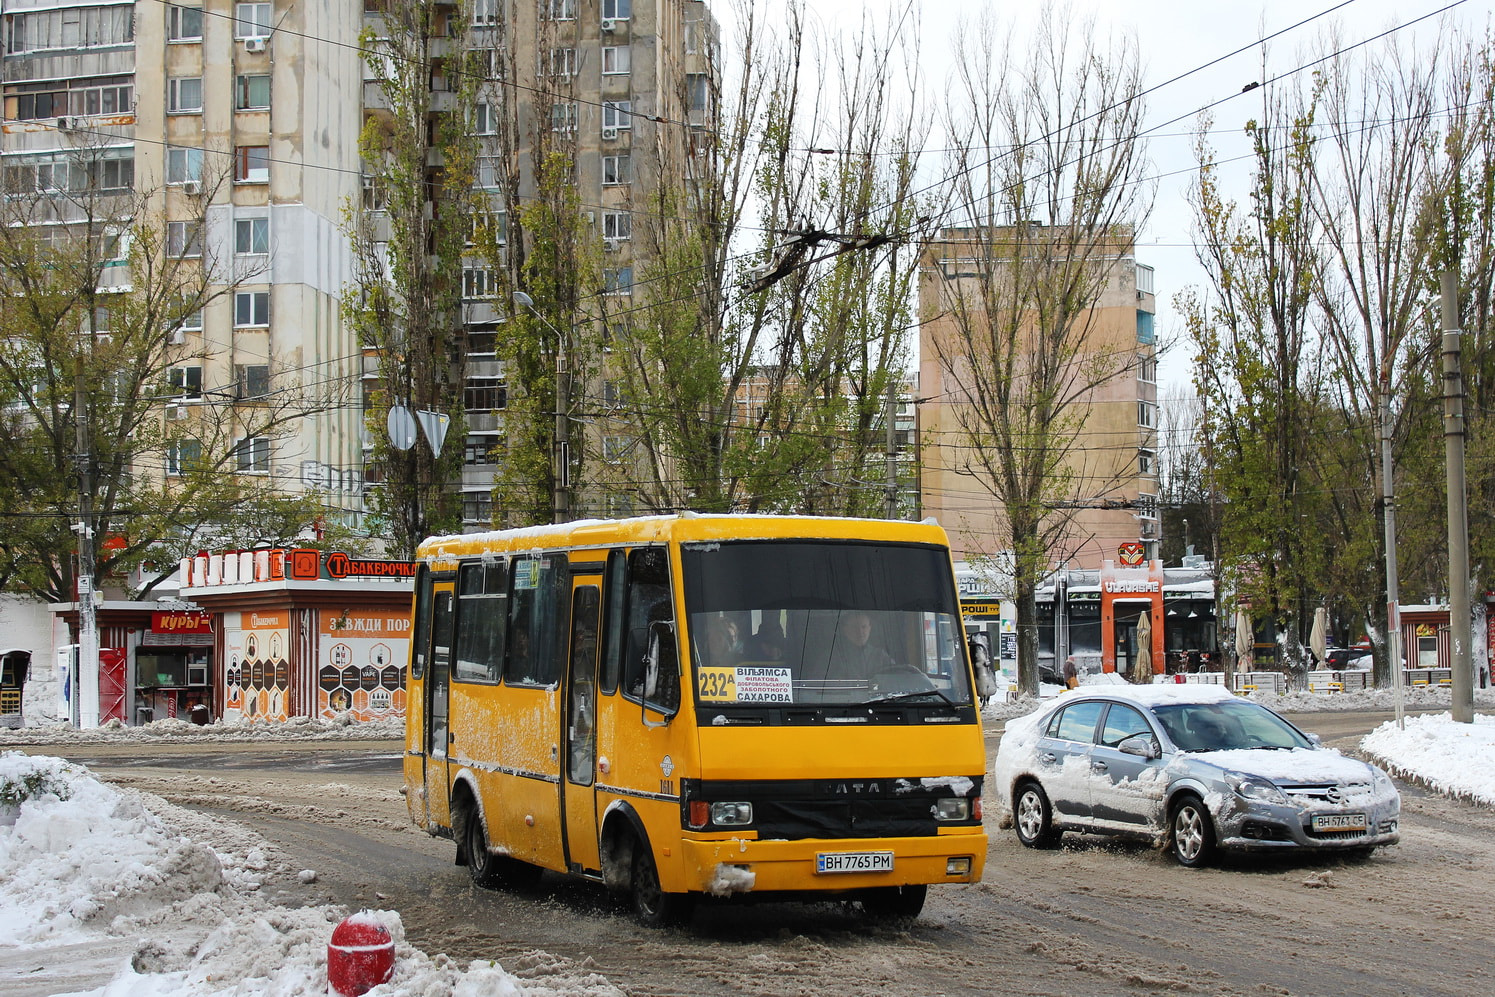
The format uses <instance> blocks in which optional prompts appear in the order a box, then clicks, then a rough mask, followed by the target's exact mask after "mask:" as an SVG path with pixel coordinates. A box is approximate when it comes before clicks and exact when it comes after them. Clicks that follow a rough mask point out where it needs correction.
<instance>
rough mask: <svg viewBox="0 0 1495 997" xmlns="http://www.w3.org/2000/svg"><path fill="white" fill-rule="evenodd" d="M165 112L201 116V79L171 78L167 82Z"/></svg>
mask: <svg viewBox="0 0 1495 997" xmlns="http://www.w3.org/2000/svg"><path fill="white" fill-rule="evenodd" d="M166 110H167V111H168V112H169V113H171V114H201V113H202V77H201V76H173V77H172V78H171V79H169V80H167V81H166Z"/></svg>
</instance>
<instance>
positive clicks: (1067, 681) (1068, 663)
mask: <svg viewBox="0 0 1495 997" xmlns="http://www.w3.org/2000/svg"><path fill="white" fill-rule="evenodd" d="M1064 687H1065V688H1066V689H1078V688H1079V687H1080V668H1079V666H1078V665H1076V664H1075V656H1074V655H1073V654H1071V655H1070V656H1069V657H1067V658H1065V659H1064Z"/></svg>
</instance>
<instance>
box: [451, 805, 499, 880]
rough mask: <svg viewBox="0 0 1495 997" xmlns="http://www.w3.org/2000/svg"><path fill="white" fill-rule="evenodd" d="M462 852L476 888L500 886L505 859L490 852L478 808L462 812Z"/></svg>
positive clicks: (465, 808) (472, 807)
mask: <svg viewBox="0 0 1495 997" xmlns="http://www.w3.org/2000/svg"><path fill="white" fill-rule="evenodd" d="M461 847H462V852H463V855H464V856H465V857H466V859H467V874H468V875H469V876H471V877H472V881H473V884H474V885H476V886H481V887H484V888H485V889H487V888H492V887H493V886H496V885H497V884H498V878H499V867H500V865H501V863H502V861H503V859H502V858H501V857H500V856H498V855H492V854H490V853H489V851H488V836H487V835H486V834H484V833H483V818H482V816H481V815H480V814H479V813H478V811H477V807H476V806H473V805H469V806H467V807H464V808H463V810H462V846H461Z"/></svg>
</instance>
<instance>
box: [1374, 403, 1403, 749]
mask: <svg viewBox="0 0 1495 997" xmlns="http://www.w3.org/2000/svg"><path fill="white" fill-rule="evenodd" d="M1377 415H1378V418H1379V419H1380V423H1381V504H1382V507H1383V508H1384V510H1385V531H1386V536H1385V540H1386V631H1387V633H1386V656H1387V657H1388V658H1390V659H1391V660H1390V665H1391V688H1392V690H1393V692H1394V695H1393V699H1394V700H1395V703H1396V724H1397V726H1398V727H1401V726H1403V724H1404V723H1405V711H1404V707H1403V704H1402V681H1403V679H1404V678H1405V676H1404V675H1403V674H1402V612H1401V606H1400V605H1399V603H1398V596H1397V589H1398V588H1399V587H1400V584H1401V583H1400V581H1399V579H1398V577H1397V568H1396V486H1395V485H1394V483H1393V482H1392V477H1391V474H1392V462H1391V383H1390V378H1389V376H1388V377H1385V378H1383V379H1382V381H1381V397H1380V404H1379V411H1378V413H1377Z"/></svg>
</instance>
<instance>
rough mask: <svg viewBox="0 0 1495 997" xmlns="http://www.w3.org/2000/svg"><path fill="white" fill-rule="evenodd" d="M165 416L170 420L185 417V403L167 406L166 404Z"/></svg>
mask: <svg viewBox="0 0 1495 997" xmlns="http://www.w3.org/2000/svg"><path fill="white" fill-rule="evenodd" d="M166 418H168V419H170V420H172V421H173V422H176V421H178V420H181V419H185V418H187V406H185V405H168V406H166Z"/></svg>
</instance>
